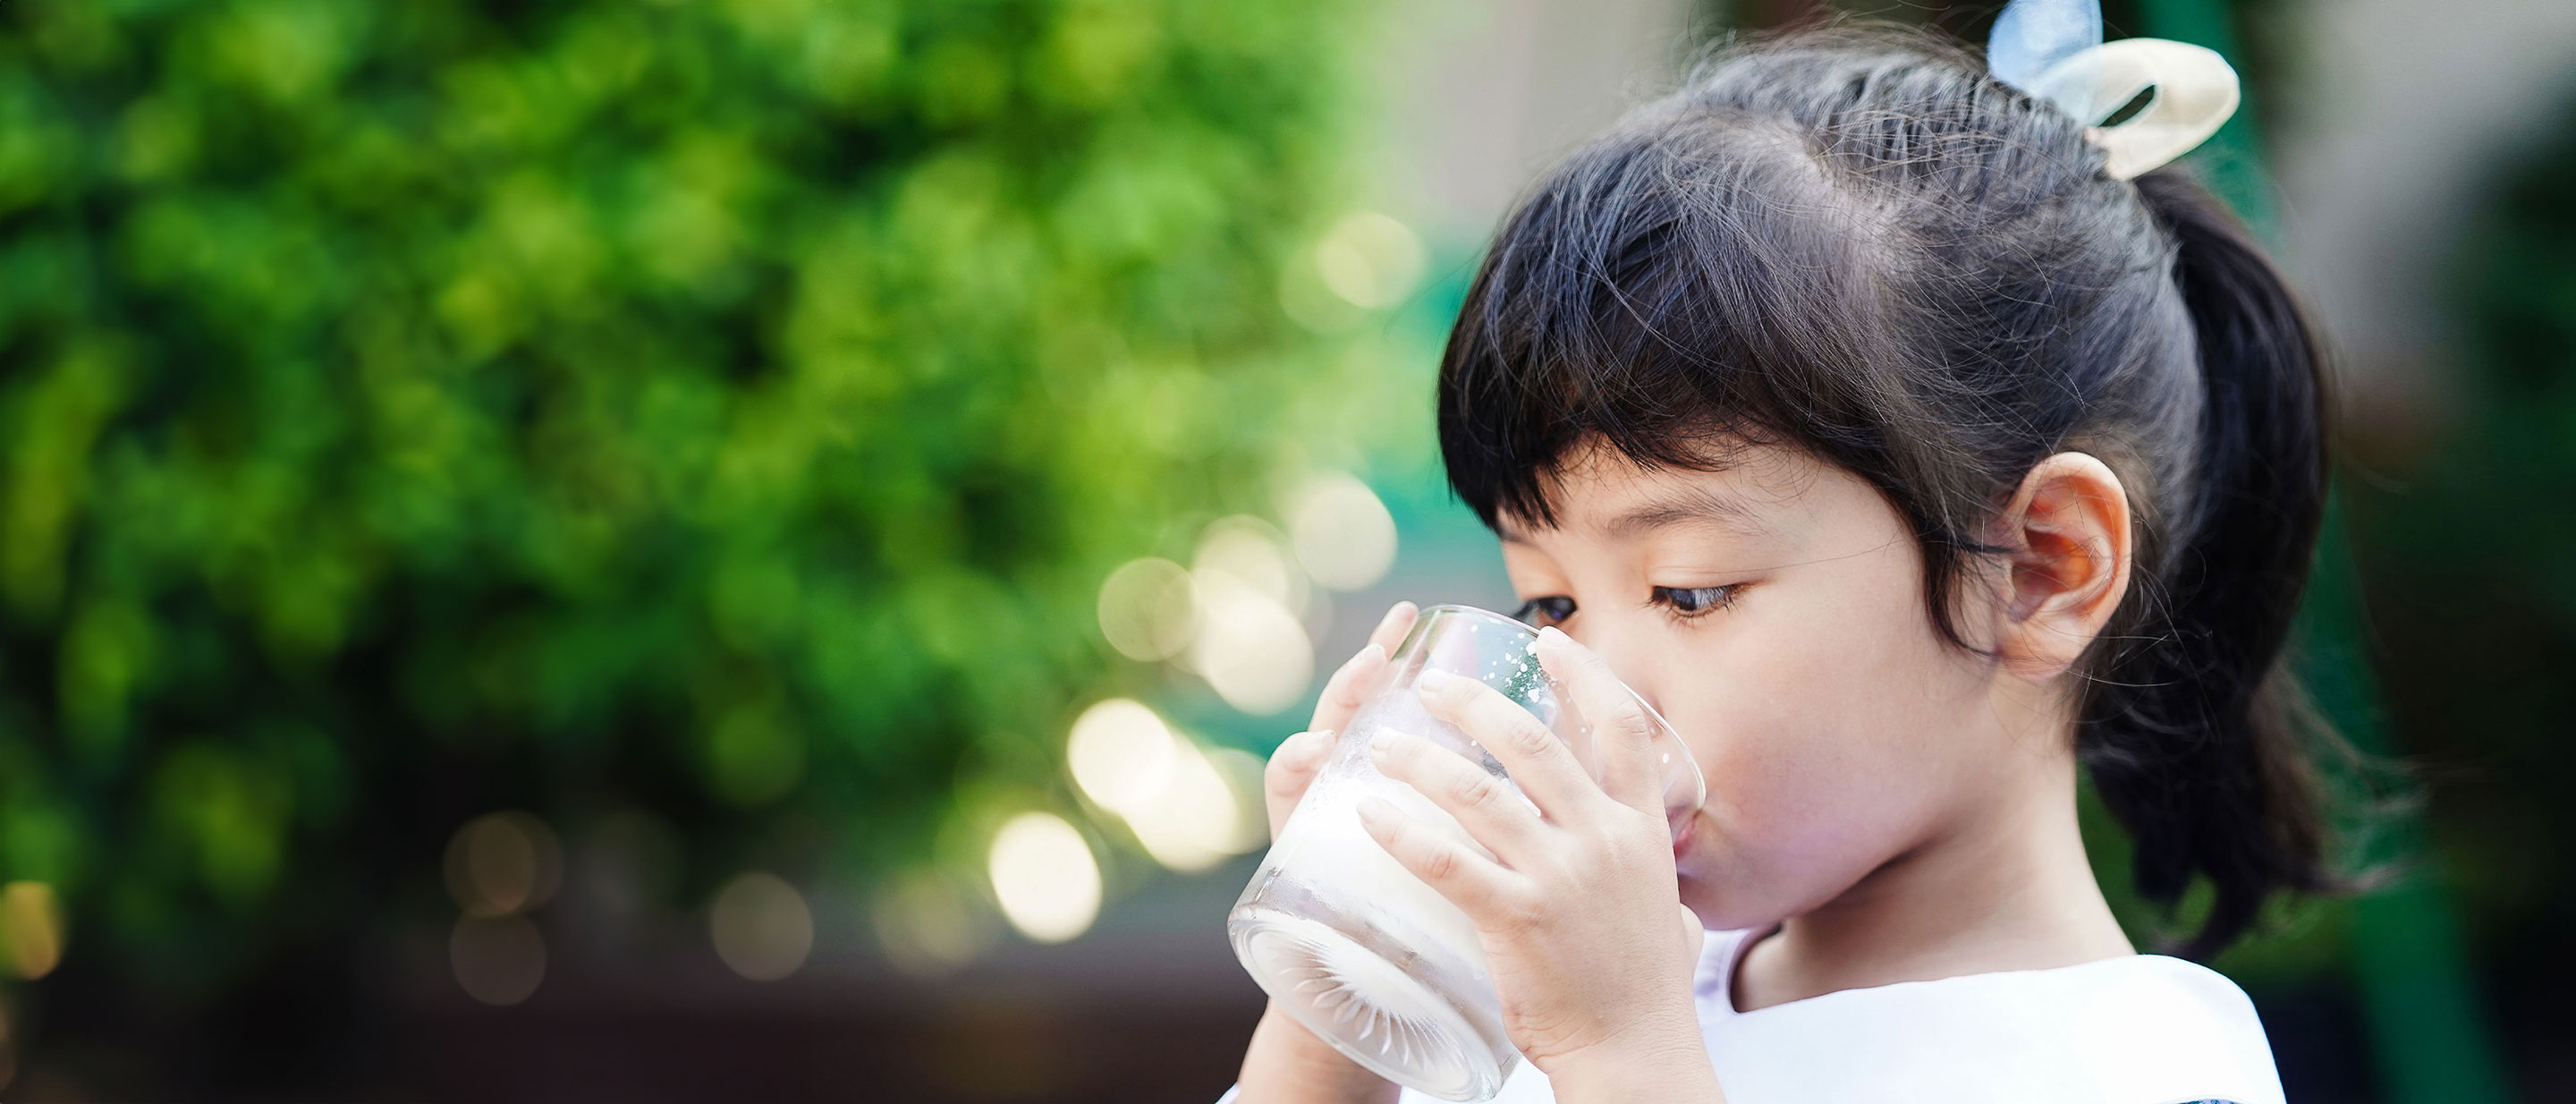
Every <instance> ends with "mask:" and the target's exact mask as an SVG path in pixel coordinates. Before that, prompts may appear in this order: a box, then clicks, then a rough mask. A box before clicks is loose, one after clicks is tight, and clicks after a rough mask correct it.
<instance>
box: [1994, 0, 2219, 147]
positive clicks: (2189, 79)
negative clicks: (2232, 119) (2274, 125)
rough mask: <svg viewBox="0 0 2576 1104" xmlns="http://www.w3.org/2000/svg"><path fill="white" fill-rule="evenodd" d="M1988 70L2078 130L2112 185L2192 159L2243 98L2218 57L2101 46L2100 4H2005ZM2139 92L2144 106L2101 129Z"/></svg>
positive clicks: (2188, 47)
mask: <svg viewBox="0 0 2576 1104" xmlns="http://www.w3.org/2000/svg"><path fill="white" fill-rule="evenodd" d="M1986 67H1987V68H1988V69H1989V70H1990V71H1992V72H1993V73H1994V75H1995V79H1996V80H1999V81H2002V82H2004V83H2005V84H2009V85H2011V86H2013V87H2015V88H2018V89H2021V90H2022V91H2024V92H2027V93H2030V94H2031V95H2032V96H2035V97H2038V98H2039V99H2042V100H2046V101H2048V102H2049V103H2052V104H2055V105H2057V107H2058V109H2059V110H2061V111H2064V112H2066V113H2067V114H2069V115H2072V116H2074V117H2075V118H2076V121H2078V122H2081V123H2083V124H2085V126H2086V127H2088V128H2089V129H2087V130H2086V131H2085V137H2086V138H2088V139H2091V140H2092V142H2093V144H2094V145H2097V146H2100V147H2102V149H2103V151H2104V152H2106V153H2108V154H2109V155H2110V157H2109V160H2108V161H2106V162H2105V163H2104V165H2103V167H2102V169H2103V171H2104V172H2107V173H2109V174H2111V177H2112V178H2113V179H2115V180H2127V179H2130V178H2132V177H2135V176H2137V175H2138V174H2139V173H2143V172H2146V171H2147V170H2149V169H2153V168H2155V167H2157V166H2159V165H2162V164H2164V163H2165V162H2168V161H2171V160H2173V159H2174V158H2177V157H2180V156H2182V155H2183V154H2186V153H2190V152H2191V151H2192V149H2193V148H2194V147H2197V146H2199V145H2200V144H2201V143H2202V142H2205V141H2208V140H2209V136H2210V135H2212V134H2216V133H2218V128H2219V127H2220V126H2222V125H2224V124H2225V123H2226V122H2227V117H2228V116H2230V115H2234V114H2235V113H2236V105H2237V102H2238V100H2239V99H2240V98H2241V94H2240V92H2239V90H2238V88H2237V82H2236V70H2235V69H2233V68H2231V67H2229V66H2228V64H2227V59H2226V58H2223V57H2220V56H2219V55H2218V51H2216V50H2211V49H2208V48H2206V47H2201V46H2194V45H2192V44H2190V43H2188V42H2174V41H2170V40H2168V39H2162V38H2124V39H2121V40H2120V41H2118V42H2104V41H2102V5H2101V2H2100V0H2012V2H2011V3H2008V4H2006V5H2004V10H2003V14H2002V15H2000V16H1997V17H1996V19H1995V29H1994V33H1993V34H1990V35H1988V36H1987V38H1986ZM2141 92H2145V93H2148V94H2149V95H2150V98H2149V99H2148V101H2147V104H2146V106H2145V107H2143V108H2140V109H2139V110H2138V112H2137V114H2135V115H2132V116H2130V117H2128V118H2126V119H2123V120H2121V121H2119V122H2117V123H2113V124H2111V125H2108V126H2105V125H2103V121H2104V120H2106V119H2108V118H2110V117H2111V114H2112V113H2113V112H2116V111H2118V110H2120V108H2122V107H2124V106H2126V105H2127V104H2128V103H2129V102H2130V101H2131V100H2135V99H2137V98H2138V94H2139V93H2141Z"/></svg>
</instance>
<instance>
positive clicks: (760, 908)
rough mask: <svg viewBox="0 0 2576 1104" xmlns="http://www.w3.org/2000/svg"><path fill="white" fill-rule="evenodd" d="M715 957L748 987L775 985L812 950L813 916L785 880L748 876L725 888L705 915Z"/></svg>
mask: <svg viewBox="0 0 2576 1104" xmlns="http://www.w3.org/2000/svg"><path fill="white" fill-rule="evenodd" d="M707 928H708V931H709V933H710V934H711V935H712V936H713V937H714V939H715V945H716V957H718V958H721V959H723V960H724V964H725V965H726V966H729V967H731V968H732V969H733V972H735V973H737V974H741V975H742V976H744V977H747V978H750V979H751V980H753V981H776V980H778V979H780V978H783V977H786V976H787V975H789V974H793V973H795V972H796V970H797V968H798V967H801V966H803V965H805V956H806V955H807V954H809V953H811V952H812V951H813V949H814V912H813V910H812V909H810V908H808V907H807V906H806V904H805V895H804V894H801V893H798V892H796V887H795V886H792V885H789V884H787V881H786V879H784V878H780V877H779V876H777V875H775V874H770V873H767V872H764V871H757V870H755V871H752V872H751V873H748V874H744V875H742V876H740V877H737V878H735V879H734V880H732V881H730V882H727V883H725V887H724V889H723V891H721V892H719V893H717V894H716V901H715V907H714V908H712V909H710V910H709V911H708V916H707Z"/></svg>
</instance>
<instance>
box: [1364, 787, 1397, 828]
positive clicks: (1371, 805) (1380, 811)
mask: <svg viewBox="0 0 2576 1104" xmlns="http://www.w3.org/2000/svg"><path fill="white" fill-rule="evenodd" d="M1359 814H1360V823H1362V824H1365V825H1368V826H1369V827H1371V828H1375V827H1377V826H1379V825H1382V824H1386V823H1388V822H1390V821H1392V820H1394V819H1395V806H1394V804H1392V803H1390V802H1389V801H1387V799H1385V798H1383V797H1378V796H1376V795H1374V794H1372V795H1370V796H1368V797H1363V798H1361V799H1360V804H1359Z"/></svg>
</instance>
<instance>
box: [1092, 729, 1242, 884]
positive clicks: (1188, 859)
mask: <svg viewBox="0 0 2576 1104" xmlns="http://www.w3.org/2000/svg"><path fill="white" fill-rule="evenodd" d="M1172 749H1173V754H1172V759H1171V769H1169V770H1168V771H1166V772H1164V781H1163V785H1162V786H1161V787H1160V789H1159V792H1157V793H1156V794H1155V795H1154V797H1153V800H1150V801H1146V802H1143V803H1141V804H1139V805H1138V806H1136V807H1135V808H1133V809H1129V810H1125V811H1122V813H1121V814H1120V815H1121V816H1122V817H1123V818H1124V819H1125V820H1126V821H1127V827H1128V828H1129V829H1131V830H1133V831H1134V832H1135V833H1136V842H1138V843H1141V844H1144V845H1145V852H1146V853H1147V854H1150V855H1152V856H1154V861H1156V862H1159V863H1161V864H1163V865H1164V866H1167V867H1170V868H1172V869H1174V870H1178V871H1182V872H1184V873H1188V872H1193V871H1199V870H1205V869H1207V868H1209V867H1211V866H1215V865H1216V864H1217V863H1219V862H1222V861H1224V860H1225V858H1226V857H1227V856H1229V855H1233V854H1236V853H1238V852H1239V851H1241V850H1242V849H1243V846H1242V832H1241V830H1240V824H1241V811H1242V803H1241V802H1240V801H1239V800H1238V799H1237V797H1236V794H1235V791H1234V788H1233V787H1232V786H1230V785H1228V784H1227V782H1226V778H1225V775H1224V774H1223V773H1221V772H1219V771H1218V770H1217V768H1216V766H1215V765H1214V764H1213V763H1210V762H1209V761H1208V757H1207V754H1206V753H1205V752H1203V751H1201V750H1200V749H1199V748H1198V747H1197V746H1196V745H1194V744H1192V743H1190V742H1188V741H1186V740H1180V739H1174V740H1173V741H1172Z"/></svg>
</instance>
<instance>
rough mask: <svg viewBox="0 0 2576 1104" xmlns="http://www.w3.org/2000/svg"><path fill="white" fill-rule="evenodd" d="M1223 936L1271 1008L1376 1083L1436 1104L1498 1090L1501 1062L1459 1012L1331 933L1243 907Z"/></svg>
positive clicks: (1313, 924) (1377, 956) (1271, 912)
mask: <svg viewBox="0 0 2576 1104" xmlns="http://www.w3.org/2000/svg"><path fill="white" fill-rule="evenodd" d="M1226 934H1227V935H1228V936H1229V937H1230V938H1231V939H1232V940H1233V942H1234V953H1235V957H1237V958H1240V959H1242V960H1243V966H1244V969H1246V970H1247V971H1250V972H1251V974H1252V976H1253V978H1254V979H1255V980H1257V981H1259V982H1260V983H1261V987H1262V988H1263V989H1265V990H1267V991H1269V993H1270V997H1271V999H1272V1000H1275V1001H1278V1002H1279V1006H1280V1007H1281V1008H1282V1009H1284V1010H1286V1011H1287V1013H1288V1014H1289V1015H1290V1016H1293V1017H1295V1018H1296V1020H1297V1022H1298V1023H1301V1024H1304V1025H1306V1029H1307V1030H1309V1031H1312V1032H1314V1033H1315V1035H1316V1036H1317V1037H1318V1038H1321V1039H1323V1040H1324V1041H1325V1042H1328V1043H1331V1044H1332V1045H1333V1049H1335V1050H1338V1051H1341V1052H1342V1053H1343V1054H1346V1055H1349V1056H1350V1058H1351V1060H1352V1061H1354V1062H1358V1063H1359V1064H1361V1065H1363V1066H1366V1067H1368V1068H1369V1070H1370V1071H1372V1072H1374V1073H1376V1074H1377V1075H1379V1076H1381V1077H1384V1078H1386V1079H1387V1080H1390V1081H1393V1082H1395V1083H1397V1084H1400V1085H1404V1086H1406V1087H1408V1088H1412V1089H1414V1090H1416V1091H1419V1092H1422V1093H1426V1094H1428V1095H1431V1096H1436V1097H1439V1098H1440V1099H1442V1100H1459V1101H1479V1100H1489V1099H1492V1098H1493V1095H1494V1094H1495V1093H1497V1092H1500V1091H1502V1087H1503V1074H1504V1073H1505V1072H1506V1063H1507V1062H1510V1061H1512V1060H1515V1059H1516V1058H1517V1057H1518V1056H1517V1055H1513V1054H1512V1052H1511V1051H1510V1050H1509V1049H1508V1048H1507V1047H1506V1048H1503V1050H1502V1053H1503V1055H1504V1057H1502V1058H1498V1057H1497V1056H1496V1055H1495V1049H1496V1048H1495V1047H1494V1046H1492V1045H1490V1044H1488V1043H1487V1042H1486V1041H1485V1040H1484V1039H1483V1038H1481V1037H1479V1035H1478V1034H1477V1032H1476V1030H1475V1026H1474V1025H1473V1024H1472V1023H1471V1022H1470V1021H1469V1020H1468V1019H1467V1017H1466V1016H1465V1015H1463V1014H1462V1013H1460V1012H1459V1010H1458V1008H1457V1006H1456V1005H1454V1004H1452V1003H1451V1002H1450V1001H1449V1000H1448V999H1446V998H1444V997H1442V996H1441V995H1440V994H1439V993H1437V992H1434V991H1433V990H1432V989H1431V987H1430V986H1427V985H1424V984H1423V983H1422V982H1421V981H1419V980H1417V979H1416V978H1414V977H1413V976H1412V975H1411V974H1408V973H1406V972H1405V971H1404V969H1403V968H1402V967H1399V966H1397V965H1396V964H1395V963H1393V962H1389V961H1387V960H1386V958H1385V957H1384V956H1382V955H1380V954H1378V953H1377V952H1376V951H1372V950H1370V949H1369V948H1367V947H1365V946H1362V945H1361V944H1360V943H1359V942H1358V941H1356V940H1353V939H1351V938H1350V937H1349V936H1346V935H1343V934H1342V933H1341V932H1338V931H1335V930H1333V929H1332V928H1331V927H1329V926H1326V925H1324V924H1321V923H1318V922H1316V921H1313V920H1308V919H1305V918H1303V917H1298V916H1291V915H1289V914H1287V913H1284V912H1278V911H1274V910H1271V909H1263V908H1241V909H1237V910H1235V913H1234V915H1232V916H1230V917H1228V918H1227V921H1226Z"/></svg>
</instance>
